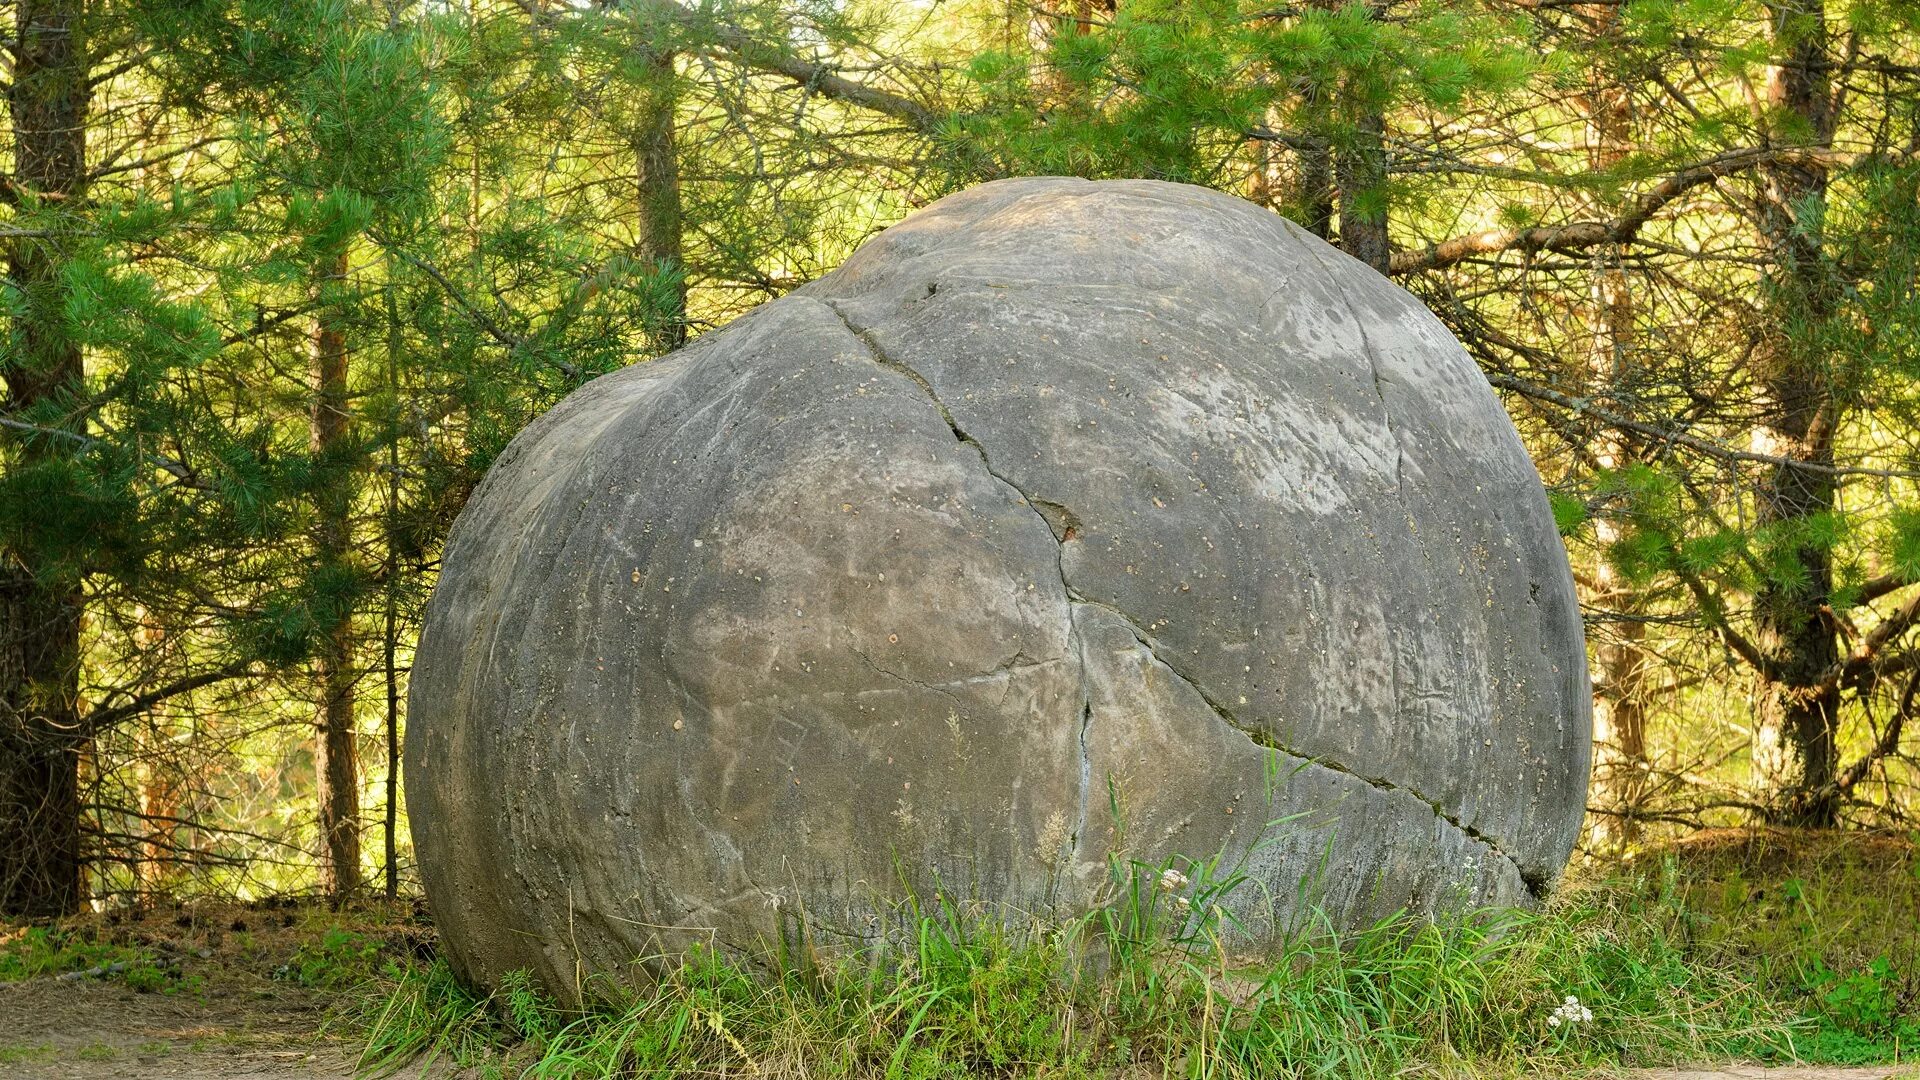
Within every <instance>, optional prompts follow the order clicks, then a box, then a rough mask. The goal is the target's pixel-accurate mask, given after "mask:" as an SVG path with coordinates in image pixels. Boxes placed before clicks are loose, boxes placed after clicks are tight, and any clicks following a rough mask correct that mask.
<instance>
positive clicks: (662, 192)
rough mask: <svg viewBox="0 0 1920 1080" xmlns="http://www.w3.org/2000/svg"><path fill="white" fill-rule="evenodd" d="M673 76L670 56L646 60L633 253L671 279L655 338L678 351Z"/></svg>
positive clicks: (680, 320)
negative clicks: (672, 280) (670, 296)
mask: <svg viewBox="0 0 1920 1080" xmlns="http://www.w3.org/2000/svg"><path fill="white" fill-rule="evenodd" d="M676 78H677V76H676V74H675V69H674V56H673V54H672V53H670V52H661V53H657V54H655V55H654V56H651V57H649V58H648V60H647V82H648V84H649V85H648V87H647V100H646V102H645V103H644V105H643V107H642V111H641V117H640V121H639V123H638V124H636V125H635V127H634V131H633V158H634V179H635V181H636V184H637V189H638V192H639V220H638V223H637V229H636V231H637V233H638V239H637V242H636V243H635V244H634V255H635V256H636V257H638V258H639V259H641V260H642V261H644V262H646V263H648V264H649V265H651V266H653V267H654V268H655V269H656V270H657V271H658V272H660V273H670V274H673V275H675V281H674V288H673V292H672V298H671V300H670V301H669V309H668V310H667V311H665V312H662V313H661V314H662V316H663V318H662V323H661V329H660V333H659V335H658V337H659V341H660V347H661V348H662V349H677V348H679V347H680V346H681V345H684V344H686V340H687V282H686V277H685V261H684V258H683V256H684V250H683V248H682V246H681V229H682V226H683V222H682V220H681V217H682V207H681V202H680V159H679V150H678V148H677V147H676V146H675V143H674V119H675V117H674V107H675V104H676V103H677V100H678V95H677V94H676V93H675V92H674V90H675V81H676Z"/></svg>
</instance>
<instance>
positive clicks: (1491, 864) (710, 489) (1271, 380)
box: [406, 179, 1590, 993]
mask: <svg viewBox="0 0 1920 1080" xmlns="http://www.w3.org/2000/svg"><path fill="white" fill-rule="evenodd" d="M1589 729H1590V716H1589V701H1588V685H1587V675H1586V665H1585V656H1584V651H1583V646H1582V641H1581V627H1580V614H1579V608H1578V605H1577V603H1576V600H1575V596H1574V590H1573V582H1572V580H1571V576H1570V574H1569V571H1568V567H1567V561H1566V556H1565V554H1564V552H1563V550H1562V548H1561V545H1560V542H1559V539H1558V537H1557V536H1556V534H1555V530H1554V524H1553V519H1552V515H1551V513H1550V512H1549V508H1548V504H1547V500H1546V497H1545V495H1544V493H1543V491H1542V489H1541V485H1540V481H1539V478H1538V476H1537V474H1536V473H1535V471H1534V468H1533V466H1532V464H1531V463H1530V461H1529V460H1528V457H1527V454H1526V452H1525V450H1524V449H1523V448H1522V446H1521V444H1520V441H1519V439H1518V438H1517V437H1516V435H1515V433H1514V430H1513V427H1512V425H1511V423H1510V422H1509V421H1508V419H1507V417H1506V415H1505V414H1504V413H1503V412H1502V410H1501V408H1500V406H1499V404H1498V403H1497V402H1496V401H1495V399H1494V397H1493V395H1492V394H1491V393H1490V392H1489V390H1488V388H1487V385H1486V382H1485V380H1484V379H1483V378H1482V377H1481V375H1480V373H1479V372H1478V371H1477V370H1476V368H1475V366H1474V364H1473V362H1472V361H1471V360H1470V359H1469V358H1468V357H1467V355H1466V353H1465V352H1464V351H1463V350H1462V349H1461V348H1460V346H1459V345H1458V344H1457V343H1455V342H1454V341H1453V340H1452V338H1451V337H1450V336H1449V335H1448V333H1447V331H1446V330H1445V329H1444V328H1443V327H1442V326H1441V324H1440V323H1439V322H1438V321H1437V320H1436V319H1435V318H1434V317H1433V316H1432V315H1431V314H1429V313H1428V312H1427V311H1426V310H1425V309H1424V308H1423V307H1422V306H1421V305H1420V304H1419V302H1417V301H1416V300H1414V299H1413V298H1412V297H1410V296H1408V295H1407V294H1406V293H1404V292H1402V291H1401V290H1400V289H1398V288H1396V287H1394V286H1393V285H1392V284H1390V283H1389V282H1388V281H1386V280H1385V279H1383V278H1382V277H1380V276H1379V275H1377V274H1376V273H1374V272H1373V271H1372V270H1370V269H1368V268H1367V267H1365V266H1363V265H1361V264H1360V263H1358V262H1355V261H1353V260H1351V259H1349V258H1347V257H1346V256H1344V255H1341V254H1340V253H1338V252H1336V251H1335V250H1334V249H1332V248H1330V247H1328V246H1327V245H1326V244H1324V243H1322V242H1321V241H1320V240H1318V239H1316V238H1314V237H1313V236H1311V235H1309V234H1307V233H1306V232H1304V231H1302V230H1301V229H1299V228H1297V227H1295V226H1294V225H1292V224H1290V223H1289V222H1287V221H1286V220H1285V219H1283V218H1281V217H1279V216H1278V215H1275V214H1272V213H1269V212H1267V211H1264V210H1261V209H1258V208H1256V207H1254V206H1252V205H1250V204H1248V203H1245V202H1242V201H1240V200H1237V199H1234V198H1231V197H1229V196H1226V195H1222V194H1219V193H1216V192H1212V191H1207V190H1202V189H1199V188H1193V187H1185V186H1180V185H1174V184H1165V183H1154V182H1145V181H1115V182H1104V183H1089V182H1086V181H1080V180H1069V179H1033V180H1009V181H1002V182H998V183H992V184H987V185H984V186H981V187H977V188H974V189H972V190H970V191H966V192H963V193H961V194H958V195H955V196H953V197H951V198H948V199H944V200H942V201H940V202H939V203H936V204H934V205H933V206H930V207H928V208H926V209H924V210H922V211H920V212H918V213H916V214H914V215H913V216H911V217H909V218H908V219H907V220H906V221H904V222H902V223H901V224H899V225H897V226H895V227H893V228H891V229H889V230H887V231H886V232H885V233H883V234H881V235H880V236H879V237H877V238H876V239H874V240H873V241H872V242H870V243H868V244H867V245H866V246H865V247H863V248H861V250H860V251H859V252H858V253H857V254H855V255H854V256H853V257H852V258H851V259H849V260H848V261H847V263H846V264H845V265H844V266H843V267H841V268H840V269H839V270H837V271H835V272H834V273H832V274H829V275H827V276H826V277H825V278H823V279H821V280H819V281H817V282H815V283H813V284H811V285H809V286H807V287H805V288H803V289H800V290H799V291H797V292H795V293H794V294H792V295H790V296H787V297H785V298H783V299H780V300H776V301H774V302H772V303H769V304H766V305H765V306H763V307H761V308H759V309H757V310H756V311H754V312H752V313H751V314H748V315H746V316H744V317H742V318H740V319H738V320H737V321H735V322H734V323H732V324H731V325H729V326H727V327H726V328H725V329H723V330H720V331H718V332H715V333H712V334H708V335H705V336H703V337H701V338H700V339H698V340H697V341H695V342H694V343H693V344H692V345H690V346H688V347H687V348H685V349H683V350H681V351H680V352H678V353H676V354H674V355H672V356H670V357H667V358H665V359H662V360H656V361H654V362H652V363H646V364H640V365H636V366H634V367H630V368H627V369H625V370H622V371H618V372H615V373H613V374H610V375H607V376H604V377H602V378H600V379H596V380H595V381H593V382H592V383H589V384H588V385H586V386H585V387H583V388H581V389H580V390H579V391H578V392H576V393H574V394H573V395H572V396H570V397H569V398H567V399H566V400H565V401H564V402H562V403H561V404H560V405H559V406H558V407H557V408H555V409H554V410H553V411H552V412H550V413H548V414H547V415H546V416H544V417H542V418H541V419H540V420H538V421H536V422H535V423H534V424H533V425H532V426H531V427H529V428H528V429H527V430H526V431H525V432H524V433H523V434H521V435H520V436H519V437H518V438H517V439H515V440H514V442H513V444H512V445H511V446H510V447H509V448H508V450H507V451H506V453H505V454H504V455H503V456H502V457H501V459H500V461H499V462H498V463H497V464H496V465H495V466H494V468H493V470H492V471H491V472H490V473H489V474H488V476H487V478H486V481H485V482H484V483H483V484H482V485H481V487H480V488H479V490H478V491H477V492H475V494H474V496H473V499H472V501H471V503H470V504H469V505H468V506H467V508H466V511H465V513H464V514H463V515H462V516H461V518H460V521H459V523H458V525H457V526H456V527H455V528H454V530H453V535H452V538H451V539H450V540H449V542H448V546H447V551H446V560H445V566H444V569H443V570H442V573H441V577H440V582H439V586H438V588H437V589H436V591H435V593H434V596H433V600H432V603H431V605H430V606H429V608H428V611H427V616H426V626H425V630H424V633H423V634H422V636H421V640H420V646H419V652H418V657H417V662H416V666H415V669H414V675H413V686H412V694H411V701H410V712H409V731H408V736H409V738H408V745H407V761H406V777H407V799H408V805H409V808H410V814H411V820H412V825H413V834H414V842H415V845H416V847H417V850H418V853H419V860H420V868H421V873H422V876H423V878H424V880H425V884H426V889H427V895H428V898H429V900H430V902H431V904H432V907H433V911H434V914H435V917H436V919H437V920H438V922H439V924H440V927H441V929H442V932H443V935H444V942H445V946H446V949H447V951H448V953H449V955H450V956H451V957H452V959H453V960H454V962H455V963H456V965H457V966H458V967H459V968H460V969H461V970H462V971H463V972H464V973H466V974H467V975H469V976H470V977H473V978H475V979H478V980H479V981H481V982H490V981H492V980H494V979H497V978H498V977H499V976H500V975H502V974H504V973H506V972H508V971H512V970H515V969H520V968H528V969H532V970H533V971H534V972H535V973H536V974H537V975H538V976H539V977H540V978H541V979H542V980H543V981H544V982H545V983H546V984H547V985H549V986H551V987H554V988H556V989H559V990H562V991H565V992H568V993H571V992H572V991H573V990H574V989H575V988H576V987H578V985H579V980H580V979H581V978H582V976H583V975H589V974H594V973H606V974H610V975H614V976H616V977H619V976H621V975H622V973H626V972H629V969H628V967H627V965H629V964H631V963H633V962H634V960H635V959H636V958H637V957H642V956H652V955H660V954H662V953H663V952H666V953H671V952H672V951H674V950H678V949H682V948H686V947H688V946H691V945H693V944H696V943H705V944H713V945H718V946H719V947H721V948H723V949H724V948H734V949H741V950H757V949H759V948H761V947H763V946H765V945H767V944H768V943H770V942H772V941H773V940H774V939H775V936H776V934H779V933H782V930H781V927H782V926H785V927H786V928H787V931H786V932H791V930H792V928H793V926H794V925H795V923H796V922H797V921H800V920H804V924H805V927H806V932H807V933H808V934H809V935H810V941H811V943H812V944H814V945H816V946H821V945H827V946H831V945H835V944H841V945H845V946H850V947H858V946H863V945H865V944H868V943H872V942H873V941H875V940H876V939H879V938H884V937H885V936H886V935H887V934H888V933H889V932H890V931H891V930H893V929H894V928H895V926H896V924H895V922H894V920H895V918H896V917H897V910H898V909H897V907H896V906H895V904H896V902H897V900H898V898H899V897H901V896H902V895H903V894H904V893H905V892H906V891H907V890H909V889H911V890H916V891H918V892H920V893H921V894H922V895H923V896H925V895H930V894H931V893H933V892H934V891H935V889H939V890H941V891H943V892H945V893H946V894H947V895H949V896H953V897H957V898H960V899H963V900H966V899H974V900H980V901H985V902H987V903H986V904H985V905H983V906H982V910H985V911H989V912H1002V913H1005V912H1021V913H1038V914H1041V915H1050V914H1054V915H1057V914H1064V913H1071V912H1075V911H1080V910H1085V909H1086V907H1087V906H1088V905H1090V904H1093V903H1095V902H1097V900H1098V897H1099V895H1100V890H1101V888H1102V887H1103V885H1104V883H1105V882H1106V881H1107V880H1108V870H1107V860H1108V858H1109V856H1116V857H1118V858H1120V859H1122V860H1124V859H1129V858H1137V859H1142V860H1146V861H1148V862H1157V861H1159V860H1162V859H1164V858H1168V857H1172V856H1176V855H1178V856H1187V857H1196V858H1197V857H1206V856H1212V855H1216V854H1217V855H1221V856H1222V864H1223V866H1226V867H1237V868H1238V869H1239V870H1240V871H1242V872H1244V873H1245V874H1246V875H1247V878H1248V880H1247V883H1246V884H1245V885H1243V886H1242V887H1241V888H1240V889H1239V890H1237V891H1236V892H1235V893H1234V900H1233V904H1234V905H1235V906H1236V907H1237V908H1238V909H1239V913H1240V915H1241V917H1242V919H1243V920H1245V923H1246V926H1247V930H1248V932H1249V933H1251V934H1253V935H1254V936H1255V937H1259V936H1262V935H1265V934H1270V933H1273V932H1274V927H1275V926H1276V925H1283V924H1284V923H1285V921H1286V920H1287V919H1288V918H1290V917H1292V916H1293V915H1295V914H1297V912H1298V910H1299V907H1300V905H1301V904H1302V903H1303V902H1304V903H1309V904H1314V905H1318V906H1320V907H1322V908H1324V909H1325V910H1327V911H1328V912H1330V913H1331V915H1332V917H1333V918H1334V919H1335V920H1336V921H1338V922H1342V923H1347V924H1352V923H1356V922H1360V921H1364V920H1368V919H1372V918H1375V917H1377V916H1380V915H1383V914H1386V913H1390V912H1392V911H1394V910H1396V909H1400V908H1403V907H1410V908H1412V909H1414V910H1423V911H1425V910H1432V909H1434V908H1436V907H1438V906H1442V905H1452V904H1462V905H1464V904H1483V903H1502V904H1505V903H1523V902H1526V901H1528V899H1529V898H1530V896H1537V895H1539V894H1540V893H1541V892H1542V891H1543V890H1544V889H1546V888H1547V887H1548V886H1549V885H1550V883H1551V882H1552V881H1553V880H1554V879H1555V878H1556V876H1557V874H1558V873H1559V871H1560V870H1561V868H1562V866H1563V865H1564V863H1565V860H1566V858H1567V855H1568V853H1569V851H1570V849H1571V846H1572V844H1573V841H1574V838H1575V833H1576V831H1577V829H1578V827H1579V823H1580V818H1581V810H1582V803H1583V795H1584V792H1585V787H1586V780H1587V769H1588V738H1589ZM1303 896H1304V897H1305V900H1304V901H1303V900H1302V899H1301V898H1302V897H1303Z"/></svg>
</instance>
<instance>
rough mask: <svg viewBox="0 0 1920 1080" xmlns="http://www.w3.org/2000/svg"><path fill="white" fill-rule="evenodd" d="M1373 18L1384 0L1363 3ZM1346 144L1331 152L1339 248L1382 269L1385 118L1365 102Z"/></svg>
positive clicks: (1385, 257)
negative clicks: (1337, 200) (1338, 200)
mask: <svg viewBox="0 0 1920 1080" xmlns="http://www.w3.org/2000/svg"><path fill="white" fill-rule="evenodd" d="M1367 10H1368V14H1369V15H1370V16H1371V17H1372V18H1373V19H1375V20H1379V19H1381V18H1383V17H1385V15H1386V2H1385V0H1373V2H1372V3H1369V4H1368V5H1367ZM1354 127H1355V133H1354V138H1353V141H1352V143H1351V144H1350V145H1348V146H1345V147H1342V148H1340V150H1339V151H1338V152H1337V153H1336V154H1335V155H1334V164H1333V168H1334V182H1335V186H1336V187H1337V188H1338V190H1339V197H1340V249H1341V250H1342V251H1345V252H1346V253H1347V254H1349V255H1351V256H1353V257H1354V258H1356V259H1359V260H1360V261H1361V262H1363V263H1366V264H1367V265H1368V266H1371V267H1373V268H1374V269H1375V270H1378V271H1379V272H1380V273H1382V274H1385V273H1387V271H1388V268H1389V265H1390V259H1391V258H1392V249H1391V248H1390V247H1389V246H1388V243H1387V143H1386V131H1387V121H1386V117H1385V115H1384V114H1383V113H1382V112H1381V110H1380V109H1379V108H1377V107H1368V108H1367V109H1366V110H1365V111H1363V112H1362V113H1361V114H1360V117H1359V119H1358V121H1357V122H1356V123H1355V125H1354Z"/></svg>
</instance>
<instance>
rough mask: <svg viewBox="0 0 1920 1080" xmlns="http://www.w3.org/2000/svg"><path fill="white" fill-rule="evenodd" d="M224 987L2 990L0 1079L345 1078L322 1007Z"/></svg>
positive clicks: (101, 985) (40, 982) (274, 990)
mask: <svg viewBox="0 0 1920 1080" xmlns="http://www.w3.org/2000/svg"><path fill="white" fill-rule="evenodd" d="M257 981H258V982H259V983H260V984H262V985H258V986H250V985H245V982H246V981H243V980H238V979H231V978H227V979H222V980H220V982H219V983H217V984H212V985H208V986H207V987H205V988H204V989H203V990H202V991H201V992H199V993H189V992H186V991H176V992H174V993H144V994H143V993H135V992H134V991H133V990H131V989H129V988H127V987H126V986H125V985H123V984H120V983H116V982H106V981H95V980H87V981H72V982H70V981H61V980H56V979H36V980H32V981H30V982H26V983H21V984H18V985H14V986H9V987H6V988H4V989H0V1076H4V1077H9V1078H11V1077H32V1078H36V1080H37V1078H40V1077H45V1078H46V1080H68V1078H72V1080H82V1078H84V1080H106V1078H109V1077H112V1078H116V1080H117V1078H120V1077H128V1078H132V1077H194V1078H207V1080H214V1078H219V1080H253V1078H256V1077H269V1076H287V1077H316V1078H317V1077H327V1078H337V1077H345V1076H349V1075H351V1073H352V1061H351V1060H350V1058H349V1056H348V1054H347V1052H346V1048H345V1047H344V1046H343V1045H342V1044H340V1043H339V1042H338V1041H337V1040H330V1039H328V1038H326V1037H325V1036H323V1035H320V1034H318V1033H317V1029H318V1028H319V1026H320V1022H321V1019H322V1017H323V1013H324V1009H325V1005H326V1003H325V1002H324V1001H323V1000H321V999H320V998H319V997H318V996H317V995H314V994H311V993H309V992H306V991H302V990H299V989H297V988H293V987H288V986H284V985H277V984H275V983H273V982H272V981H270V980H267V979H259V980H257Z"/></svg>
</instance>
